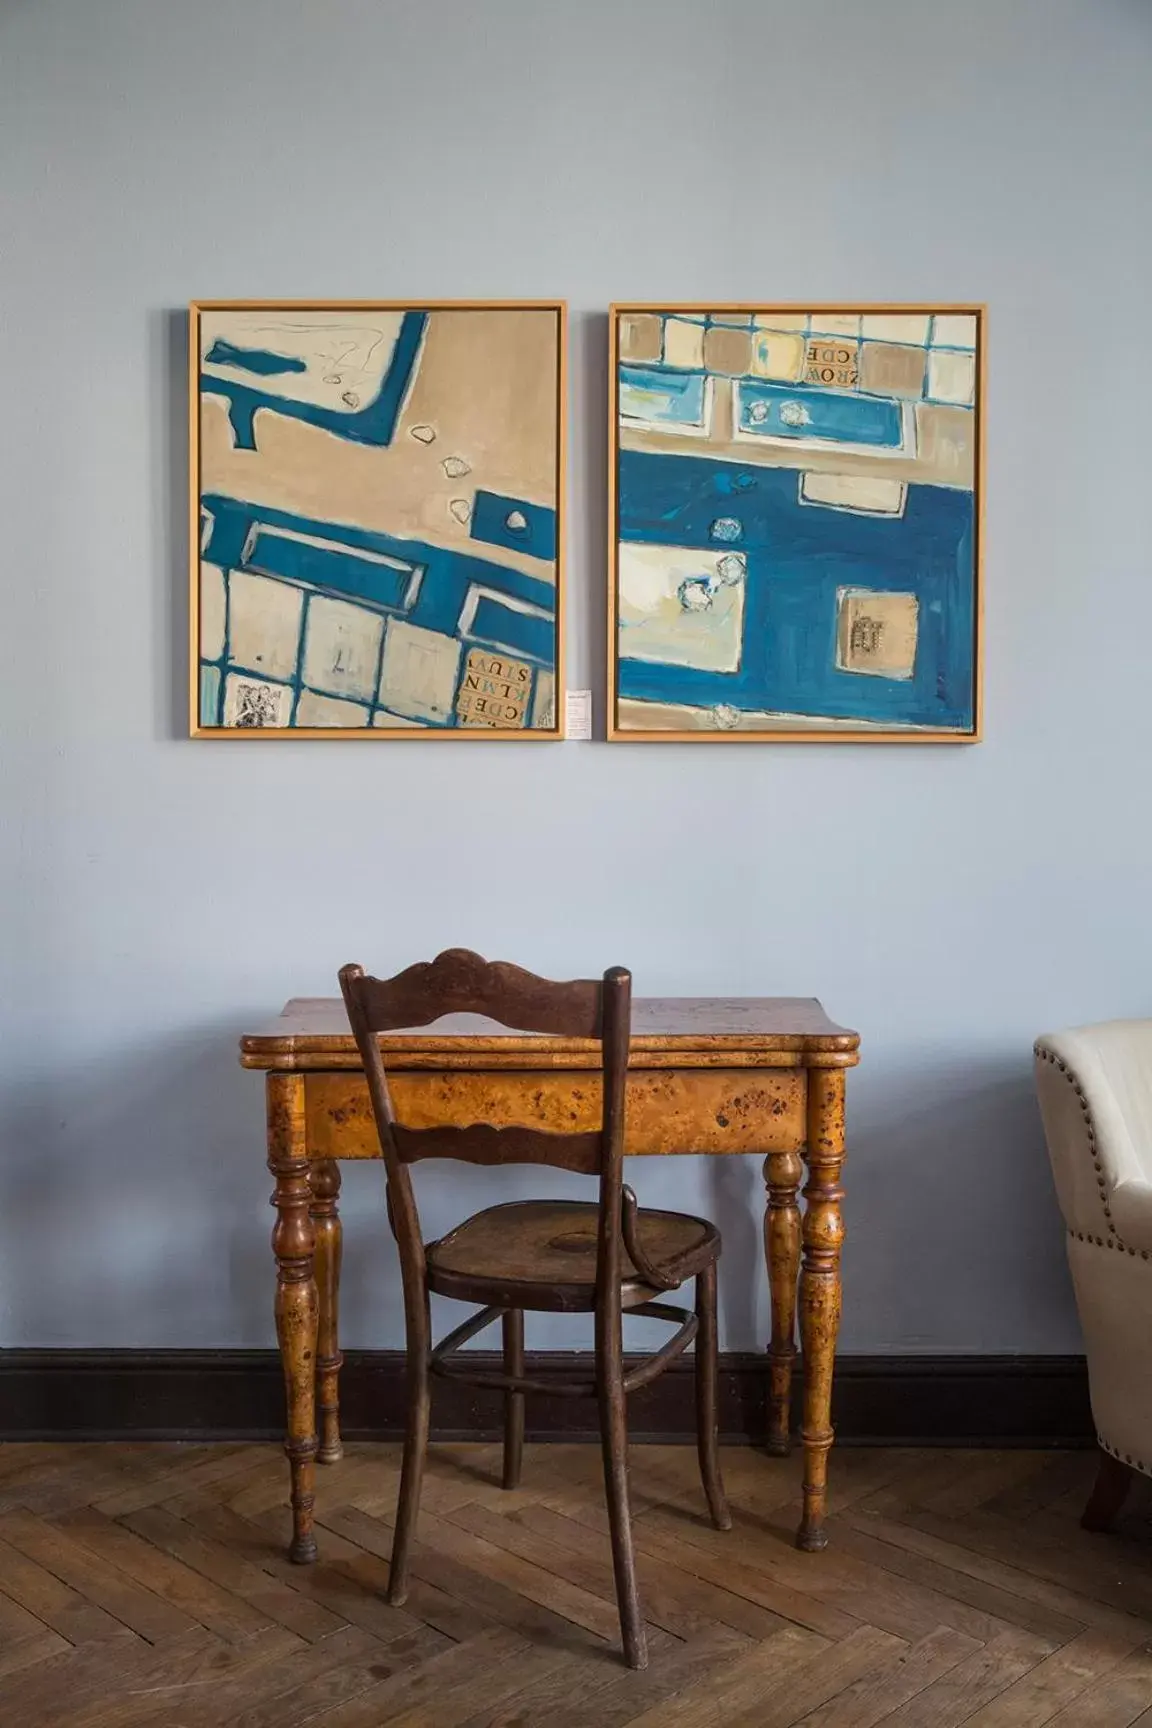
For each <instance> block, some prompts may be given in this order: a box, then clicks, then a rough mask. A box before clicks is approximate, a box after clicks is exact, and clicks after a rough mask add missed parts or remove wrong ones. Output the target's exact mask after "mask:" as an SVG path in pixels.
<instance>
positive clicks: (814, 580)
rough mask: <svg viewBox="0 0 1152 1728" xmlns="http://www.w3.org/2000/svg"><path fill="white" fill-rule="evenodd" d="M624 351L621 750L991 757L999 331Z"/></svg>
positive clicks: (618, 329) (780, 329) (765, 331)
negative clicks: (989, 426) (988, 466)
mask: <svg viewBox="0 0 1152 1728" xmlns="http://www.w3.org/2000/svg"><path fill="white" fill-rule="evenodd" d="M609 331H610V336H609V437H608V444H609V471H608V499H609V508H608V535H609V544H608V572H609V595H608V668H609V692H608V727H607V736H608V738H609V740H610V741H612V742H625V741H627V742H632V743H659V742H673V741H676V742H707V743H716V742H725V741H730V742H741V743H744V742H749V743H750V742H755V741H762V742H763V741H766V742H773V743H817V742H822V743H840V742H855V743H859V742H865V741H867V742H883V743H896V742H898V743H918V744H923V743H976V742H978V741H979V740H980V738H981V737H982V726H983V679H982V660H983V653H982V649H983V641H982V636H983V622H982V604H983V582H982V570H981V561H982V553H983V528H982V511H983V497H984V410H985V383H986V373H987V312H986V308H985V307H984V306H983V305H980V304H971V303H964V304H960V305H944V304H936V303H932V304H914V305H902V304H895V305H893V304H884V305H869V304H863V303H858V302H838V303H834V304H831V305H820V304H815V305H813V304H811V303H808V302H803V303H793V304H788V305H772V304H768V305H763V304H760V305H753V304H750V303H745V302H736V303H726V304H715V305H714V304H701V303H696V302H688V303H684V302H665V301H660V302H627V303H624V302H618V303H616V304H614V305H613V306H612V307H611V308H610V312H609Z"/></svg>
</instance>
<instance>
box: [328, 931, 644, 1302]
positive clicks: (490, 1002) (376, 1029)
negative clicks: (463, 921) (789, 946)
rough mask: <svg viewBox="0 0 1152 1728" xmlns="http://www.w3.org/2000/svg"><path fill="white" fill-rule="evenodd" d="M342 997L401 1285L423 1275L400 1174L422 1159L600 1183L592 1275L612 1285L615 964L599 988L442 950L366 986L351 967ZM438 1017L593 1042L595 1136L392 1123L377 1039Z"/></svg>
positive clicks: (623, 1060) (618, 991)
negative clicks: (380, 1160)
mask: <svg viewBox="0 0 1152 1728" xmlns="http://www.w3.org/2000/svg"><path fill="white" fill-rule="evenodd" d="M340 988H341V991H342V992H343V996H344V1004H345V1007H346V1008H347V1010H348V1019H349V1022H350V1024H351V1026H352V1031H353V1033H354V1034H355V1037H356V1044H357V1047H358V1049H359V1051H360V1059H361V1061H362V1063H363V1065H364V1073H365V1075H366V1077H367V1080H368V1091H369V1094H370V1096H371V1100H372V1112H373V1115H374V1116H375V1119H376V1131H377V1133H378V1134H379V1137H380V1149H381V1152H382V1153H383V1155H384V1163H385V1167H386V1169H387V1174H388V1204H389V1217H390V1219H391V1223H392V1229H393V1231H394V1233H395V1235H396V1240H397V1243H398V1244H399V1247H400V1258H401V1265H402V1267H403V1268H404V1275H405V1280H406V1281H407V1279H408V1276H409V1271H410V1270H411V1269H414V1268H416V1267H420V1268H422V1266H423V1254H424V1245H423V1238H422V1235H421V1231H420V1219H419V1213H418V1211H417V1208H416V1201H415V1195H414V1194H413V1191H412V1184H411V1178H410V1176H409V1173H408V1166H409V1165H410V1164H413V1163H415V1162H416V1161H417V1160H418V1159H421V1158H457V1159H461V1160H463V1161H464V1162H466V1163H470V1164H549V1165H554V1166H558V1167H559V1168H562V1169H565V1170H574V1171H577V1172H579V1173H582V1174H584V1175H589V1176H593V1175H595V1176H599V1178H600V1228H599V1243H600V1254H599V1268H600V1276H601V1279H604V1278H606V1277H607V1278H610V1280H614V1277H615V1269H616V1267H617V1265H618V1257H619V1243H620V1232H621V1217H620V1214H621V1185H622V1179H623V1177H622V1172H623V1162H622V1160H623V1150H624V1088H625V1082H626V1075H627V1068H628V1045H629V1038H630V1033H631V1019H632V975H631V973H630V972H627V971H626V970H625V969H624V968H623V967H622V966H615V967H612V968H611V969H610V970H609V971H607V972H605V974H604V976H603V978H601V979H577V980H575V981H574V982H572V983H567V984H558V983H553V982H552V981H551V980H550V979H547V978H538V977H537V976H536V975H535V974H534V973H532V972H525V971H523V970H522V969H521V968H520V967H519V966H511V965H508V964H507V963H505V962H503V961H487V960H483V959H481V957H480V955H479V954H473V953H471V952H470V951H469V950H468V949H466V948H449V949H447V950H445V952H444V953H443V954H439V955H437V957H436V959H435V960H432V961H427V962H422V963H421V964H419V965H416V966H409V967H408V969H407V971H404V972H400V973H398V974H397V975H396V976H395V977H394V978H372V977H369V976H368V975H367V974H366V973H365V972H364V970H363V968H362V967H360V966H345V967H343V968H342V969H341V972H340ZM445 1014H482V1015H485V1016H486V1017H487V1018H489V1019H491V1020H497V1021H499V1023H500V1024H501V1025H502V1026H506V1027H508V1028H509V1029H510V1030H513V1031H521V1032H545V1033H553V1034H555V1035H557V1036H560V1037H571V1038H589V1039H597V1040H598V1041H599V1043H600V1047H601V1065H602V1069H603V1109H602V1113H601V1120H600V1126H599V1128H598V1129H593V1130H590V1131H586V1132H582V1133H576V1134H563V1133H552V1132H549V1131H547V1130H544V1129H537V1128H529V1127H520V1126H517V1127H506V1128H498V1127H493V1126H492V1125H491V1124H490V1123H486V1122H468V1123H460V1124H459V1125H458V1126H454V1127H450V1128H408V1127H406V1126H405V1125H404V1124H403V1123H401V1122H398V1121H397V1120H396V1114H395V1111H394V1110H393V1107H392V1099H391V1095H390V1093H389V1090H388V1079H387V1074H386V1071H385V1063H384V1058H383V1055H382V1052H381V1049H380V1040H379V1034H380V1033H382V1032H394V1031H396V1030H398V1029H400V1028H402V1027H404V1028H407V1027H415V1026H428V1025H430V1024H431V1023H432V1022H433V1021H435V1020H439V1019H441V1018H442V1017H443V1016H444V1015H445ZM609 1262H610V1264H609Z"/></svg>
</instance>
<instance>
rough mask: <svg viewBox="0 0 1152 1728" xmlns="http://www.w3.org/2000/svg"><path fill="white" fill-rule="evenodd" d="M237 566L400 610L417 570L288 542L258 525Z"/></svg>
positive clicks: (346, 550) (332, 548)
mask: <svg viewBox="0 0 1152 1728" xmlns="http://www.w3.org/2000/svg"><path fill="white" fill-rule="evenodd" d="M243 568H245V569H248V570H258V571H261V572H262V573H263V574H264V575H266V576H281V577H283V578H285V579H286V580H287V581H289V582H303V583H307V584H308V585H309V586H310V587H313V588H323V589H326V590H327V591H328V592H329V593H333V594H342V595H346V596H347V597H348V598H349V599H352V600H366V601H368V602H369V603H370V604H372V605H373V606H380V607H385V608H389V609H391V608H395V609H396V610H398V611H400V610H403V609H404V608H405V607H406V606H407V604H408V599H409V596H410V594H411V590H412V579H413V577H414V576H415V575H416V573H417V570H418V568H419V567H418V566H413V565H411V564H409V563H406V562H402V561H400V560H399V559H398V560H397V561H396V562H395V563H393V564H385V563H382V562H381V560H380V558H379V557H374V558H364V557H359V556H358V555H357V554H356V553H355V552H354V551H352V550H350V549H349V548H348V547H343V548H340V547H338V546H334V545H333V546H315V545H311V544H309V542H308V541H305V540H298V539H295V538H292V539H289V538H286V537H285V536H284V535H283V534H278V533H277V532H276V530H275V528H271V529H268V528H266V527H264V526H263V523H262V525H261V527H260V528H259V529H258V530H257V531H256V533H255V535H254V536H253V538H252V543H251V545H250V546H249V548H248V551H247V557H246V559H245V562H244V565H243Z"/></svg>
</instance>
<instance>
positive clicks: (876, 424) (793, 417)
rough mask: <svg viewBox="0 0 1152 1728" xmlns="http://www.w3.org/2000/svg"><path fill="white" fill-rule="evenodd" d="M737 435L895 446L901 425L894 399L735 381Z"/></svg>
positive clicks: (883, 446)
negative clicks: (736, 393) (737, 389)
mask: <svg viewBox="0 0 1152 1728" xmlns="http://www.w3.org/2000/svg"><path fill="white" fill-rule="evenodd" d="M739 403H740V413H739V419H738V422H737V423H738V425H739V428H740V431H741V433H743V434H747V435H749V436H752V437H757V438H788V439H793V440H795V439H798V438H820V439H824V440H827V441H828V442H829V443H835V444H867V445H870V446H874V447H876V448H877V449H890V450H898V449H899V448H900V446H901V444H902V443H903V436H904V423H903V416H902V414H901V411H900V405H899V403H897V402H892V401H890V400H889V401H886V400H883V399H880V398H878V397H875V396H856V395H851V396H850V395H847V394H845V393H840V392H837V391H835V390H825V389H822V388H817V389H812V390H808V389H805V388H804V387H803V386H797V385H789V384H759V383H754V382H753V381H752V380H750V379H747V378H742V379H741V380H740V384H739Z"/></svg>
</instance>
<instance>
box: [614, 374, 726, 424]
mask: <svg viewBox="0 0 1152 1728" xmlns="http://www.w3.org/2000/svg"><path fill="white" fill-rule="evenodd" d="M706 384H707V380H706V379H705V377H704V374H703V373H702V372H664V371H656V370H655V369H649V368H648V367H645V366H621V368H620V404H619V406H620V413H621V414H622V415H623V417H624V418H625V419H633V420H642V421H644V422H645V424H658V425H665V426H702V425H703V424H704V396H705V389H706Z"/></svg>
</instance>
